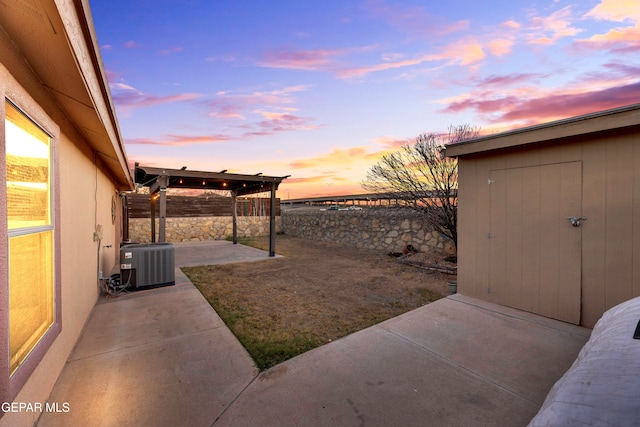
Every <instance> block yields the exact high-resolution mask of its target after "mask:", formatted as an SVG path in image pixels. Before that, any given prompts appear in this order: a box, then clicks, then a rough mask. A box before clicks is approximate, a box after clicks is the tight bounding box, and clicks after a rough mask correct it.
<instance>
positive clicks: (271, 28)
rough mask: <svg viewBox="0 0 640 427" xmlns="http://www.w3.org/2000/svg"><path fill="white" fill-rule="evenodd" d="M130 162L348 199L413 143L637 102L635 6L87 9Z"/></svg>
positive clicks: (616, 0) (589, 2)
mask: <svg viewBox="0 0 640 427" xmlns="http://www.w3.org/2000/svg"><path fill="white" fill-rule="evenodd" d="M90 5H91V9H92V13H93V19H94V23H95V27H96V32H97V36H98V42H99V45H100V50H101V54H102V59H103V62H104V65H105V69H106V70H107V76H108V79H109V84H110V88H111V92H112V96H113V100H114V104H115V107H116V111H117V114H118V119H119V123H120V129H121V133H122V136H123V138H124V140H125V144H126V149H127V153H128V155H129V159H130V161H131V162H135V161H137V162H140V164H142V165H148V166H157V167H167V168H180V167H182V166H187V167H188V168H189V169H192V170H206V171H219V170H222V169H227V170H228V171H229V172H236V173H247V174H253V173H258V172H261V173H263V174H265V175H275V176H283V175H291V178H289V179H287V180H286V181H284V183H283V184H282V185H281V187H280V190H279V192H278V195H279V197H281V198H284V199H286V198H289V197H291V198H294V197H303V196H313V195H325V194H350V193H360V192H364V190H363V189H362V188H361V187H360V182H361V181H362V180H363V179H364V177H365V175H366V172H367V171H368V170H369V168H370V167H371V166H372V165H373V164H375V162H376V161H377V159H379V158H380V156H382V155H383V154H384V153H387V152H389V151H390V150H396V149H398V147H400V146H401V145H402V144H405V143H407V142H411V141H412V140H413V139H414V138H415V137H416V136H418V135H419V134H420V133H431V132H436V133H437V132H443V131H446V130H447V128H448V126H449V125H457V124H471V125H475V126H479V127H480V128H481V131H482V132H483V133H494V132H500V131H504V130H508V129H513V128H518V127H523V126H529V125H533V124H537V123H541V122H548V121H552V120H557V119H561V118H566V117H572V116H576V115H580V114H585V113H589V112H594V111H600V110H605V109H609V108H614V107H618V106H622V105H628V104H633V103H637V102H640V2H638V1H637V0H630V1H627V0H581V1H563V0H557V1H553V0H542V1H512V0H505V1H502V0H500V1H498V0H487V1H484V2H477V1H459V0H451V1H446V2H435V1H413V0H408V1H391V0H341V1H335V0H323V1H315V0H309V1H279V0H273V1H269V2H266V1H260V0H235V1H234V0H216V1H209V0H203V1H196V0H191V1H185V0H181V1H162V0H160V1H157V0H155V1H137V0H133V1H131V0H127V1H120V0H91V1H90Z"/></svg>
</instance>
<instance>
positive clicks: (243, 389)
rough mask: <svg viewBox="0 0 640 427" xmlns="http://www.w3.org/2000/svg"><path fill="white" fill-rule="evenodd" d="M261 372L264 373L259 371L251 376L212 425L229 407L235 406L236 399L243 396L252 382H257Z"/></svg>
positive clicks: (214, 421) (213, 424)
mask: <svg viewBox="0 0 640 427" xmlns="http://www.w3.org/2000/svg"><path fill="white" fill-rule="evenodd" d="M260 374H262V372H261V371H258V373H257V374H256V375H254V377H253V378H251V381H249V382H248V383H247V385H245V386H244V387H243V388H242V390H240V392H239V393H238V395H237V396H236V397H234V398H233V400H232V401H231V402H229V404H228V405H227V406H226V407H225V408H224V410H223V411H222V412H221V413H220V415H218V416H217V417H216V419H215V420H213V423H211V427H213V426H215V425H216V423H217V422H218V420H219V419H220V418H222V417H223V416H224V414H225V413H226V412H227V411H228V410H229V408H231V407H232V406H233V404H234V403H235V402H236V400H238V399H239V398H240V396H242V395H243V394H244V392H245V391H246V390H247V389H248V388H249V387H250V386H251V384H253V383H254V382H255V380H256V379H258V377H259V376H260Z"/></svg>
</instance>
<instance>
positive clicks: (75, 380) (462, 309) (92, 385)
mask: <svg viewBox="0 0 640 427" xmlns="http://www.w3.org/2000/svg"><path fill="white" fill-rule="evenodd" d="M229 251H234V252H232V253H229ZM255 251H258V252H255ZM220 252H225V253H223V254H221V253H220ZM260 259H270V257H268V254H267V253H266V252H264V251H259V250H256V249H253V248H248V247H246V246H242V245H233V244H231V243H230V242H226V241H216V242H203V243H201V242H197V243H187V244H177V245H176V265H178V266H185V265H210V264H215V263H216V262H219V263H223V262H233V261H235V262H238V261H239V260H241V261H252V260H260ZM271 259H272V258H271ZM194 260H195V261H194ZM589 334H590V330H588V329H585V328H580V327H577V326H573V325H568V324H566V323H562V322H558V321H555V320H551V319H547V318H543V317H540V316H536V315H533V314H530V313H525V312H521V311H518V310H513V309H509V308H507V307H502V306H498V305H494V304H490V303H486V302H483V301H479V300H475V299H473V298H466V297H463V296H459V295H454V296H451V297H449V298H446V299H442V300H439V301H437V302H435V303H431V304H429V305H426V306H424V307H422V308H419V309H417V310H414V311H411V312H409V313H406V314H404V315H402V316H399V317H396V318H394V319H390V320H388V321H386V322H383V323H381V324H379V325H376V326H373V327H371V328H368V329H366V330H363V331H360V332H357V333H354V334H352V335H349V336H347V337H344V338H342V339H340V340H337V341H334V342H332V343H330V344H327V345H325V346H322V347H319V348H317V349H315V350H312V351H310V352H308V353H305V354H303V355H300V356H298V357H296V358H293V359H291V360H289V361H286V362H284V363H282V364H280V365H278V366H276V367H274V368H272V369H270V370H267V371H264V372H262V373H259V372H258V369H257V368H256V366H255V364H254V362H253V361H252V360H251V358H250V357H249V355H248V354H247V352H246V350H245V349H244V348H243V347H242V345H241V344H240V343H239V342H238V341H237V339H236V338H235V337H234V336H233V334H232V333H231V332H230V331H229V329H228V328H227V327H226V326H225V325H224V323H223V322H222V321H221V320H220V318H219V317H218V315H217V314H216V313H215V311H214V310H213V309H212V308H211V306H210V305H209V304H208V303H207V301H206V300H205V299H204V297H202V295H200V293H199V292H198V291H197V289H196V288H195V287H194V286H193V285H192V284H191V282H190V281H189V279H188V278H187V277H186V276H185V275H184V274H183V273H182V272H181V271H180V270H179V269H176V285H175V286H170V287H165V288H158V289H150V290H144V291H138V292H135V293H131V294H128V295H124V296H121V297H118V298H107V299H105V298H101V299H100V301H98V303H97V304H96V306H95V308H94V311H93V313H92V316H91V318H90V319H89V321H88V323H87V325H86V326H85V329H84V331H83V334H82V336H81V338H80V340H79V342H78V344H77V346H76V349H75V350H74V352H73V353H72V355H71V356H70V358H69V360H68V362H67V366H66V367H65V369H64V370H63V372H62V374H61V376H60V378H59V380H58V382H57V383H56V386H55V388H54V390H53V392H52V394H51V396H50V399H49V401H50V402H58V403H61V402H67V403H68V405H69V409H70V410H69V412H66V413H52V412H49V413H43V414H42V416H41V418H40V420H39V422H38V426H41V427H42V426H45V427H47V426H175V425H188V426H213V425H215V426H257V425H259V426H300V425H304V426H324V425H331V426H333V425H354V426H360V425H373V426H376V425H379V426H388V425H403V426H414V425H415V426H424V425H437V426H462V425H465V426H466V425H482V426H524V425H526V424H527V423H528V422H529V420H530V419H531V418H532V417H533V416H534V415H535V414H536V412H537V411H538V409H539V408H540V405H541V404H542V402H543V400H544V397H545V396H546V393H547V392H548V390H549V389H550V388H551V386H552V385H553V383H554V382H555V381H556V380H557V379H559V378H560V377H561V376H562V374H563V373H564V372H565V371H566V369H568V368H569V366H570V365H571V363H572V362H573V360H574V359H575V357H576V355H577V353H578V351H579V350H580V348H581V347H582V345H583V344H584V343H585V342H586V341H587V339H588V337H589Z"/></svg>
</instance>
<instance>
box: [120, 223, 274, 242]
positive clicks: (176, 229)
mask: <svg viewBox="0 0 640 427" xmlns="http://www.w3.org/2000/svg"><path fill="white" fill-rule="evenodd" d="M166 221H167V222H166V227H167V228H166V240H167V242H172V243H175V242H188V241H198V240H216V239H226V238H227V237H228V236H231V235H233V223H232V217H231V216H212V217H185V218H167V219H166ZM237 224H238V237H256V236H268V235H269V218H268V217H259V216H256V217H238V223H237ZM280 224H281V218H280V217H276V232H280V230H281V226H280ZM159 229H160V225H159V220H158V219H156V233H158V230H159ZM129 239H130V240H131V241H132V242H137V243H148V242H150V241H151V220H150V219H149V218H130V219H129Z"/></svg>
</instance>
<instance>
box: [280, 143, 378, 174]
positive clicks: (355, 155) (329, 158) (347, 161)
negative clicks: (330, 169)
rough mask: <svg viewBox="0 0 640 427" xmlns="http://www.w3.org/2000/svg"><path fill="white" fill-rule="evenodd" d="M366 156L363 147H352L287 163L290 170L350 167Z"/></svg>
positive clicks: (335, 149) (336, 149)
mask: <svg viewBox="0 0 640 427" xmlns="http://www.w3.org/2000/svg"><path fill="white" fill-rule="evenodd" d="M366 155H367V149H366V148H365V147H353V148H348V149H346V150H345V149H342V148H334V149H333V150H332V151H331V152H330V153H328V154H326V155H323V156H318V157H312V158H309V159H300V160H296V161H294V162H291V163H289V167H291V168H292V169H308V168H313V167H319V166H326V165H331V166H342V167H344V166H346V165H351V164H352V163H353V162H354V160H361V159H363V158H364V157H365V156H366Z"/></svg>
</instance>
